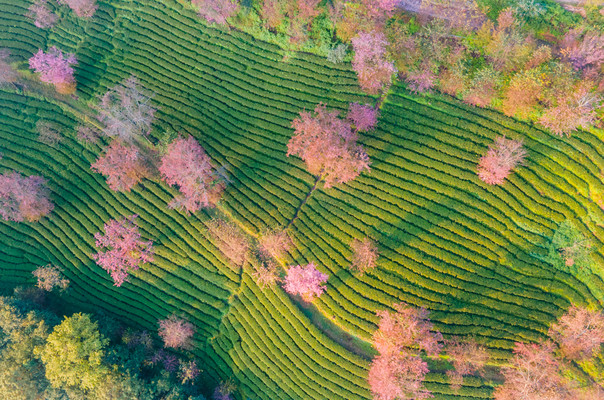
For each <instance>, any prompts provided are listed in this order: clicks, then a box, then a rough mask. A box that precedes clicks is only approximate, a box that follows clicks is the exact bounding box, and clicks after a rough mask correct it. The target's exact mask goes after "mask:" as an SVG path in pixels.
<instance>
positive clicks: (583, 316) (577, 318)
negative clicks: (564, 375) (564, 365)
mask: <svg viewBox="0 0 604 400" xmlns="http://www.w3.org/2000/svg"><path fill="white" fill-rule="evenodd" d="M549 335H550V336H551V337H552V338H554V339H555V340H556V342H558V344H559V345H560V350H561V351H562V354H564V356H565V357H566V358H568V359H570V360H578V361H583V360H586V359H588V358H591V357H592V356H593V355H594V354H596V353H598V352H599V351H600V346H601V345H602V344H603V343H604V314H603V313H602V312H601V311H590V310H588V309H586V308H580V307H577V306H572V307H571V308H570V309H569V310H568V312H567V313H566V314H564V315H563V316H561V317H560V318H559V319H558V321H557V322H556V323H554V324H552V326H551V327H550V330H549Z"/></svg>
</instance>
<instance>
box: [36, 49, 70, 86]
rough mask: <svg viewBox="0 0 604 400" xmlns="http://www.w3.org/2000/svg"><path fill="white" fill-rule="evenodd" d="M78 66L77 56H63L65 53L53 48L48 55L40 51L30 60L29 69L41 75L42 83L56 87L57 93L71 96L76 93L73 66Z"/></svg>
mask: <svg viewBox="0 0 604 400" xmlns="http://www.w3.org/2000/svg"><path fill="white" fill-rule="evenodd" d="M73 64H77V61H76V58H75V55H73V54H63V52H62V51H61V50H59V49H57V48H56V47H55V46H52V47H50V48H49V49H48V51H47V52H46V53H44V51H43V50H42V49H40V50H38V52H37V53H36V54H34V56H33V57H31V58H30V59H29V68H31V69H33V70H34V71H35V72H37V73H39V74H40V80H41V81H42V82H46V83H50V84H53V85H54V86H55V88H56V89H57V92H59V93H62V94H71V93H73V92H74V91H75V79H74V77H73V72H74V71H73V68H72V67H71V65H73Z"/></svg>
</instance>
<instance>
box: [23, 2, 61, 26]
mask: <svg viewBox="0 0 604 400" xmlns="http://www.w3.org/2000/svg"><path fill="white" fill-rule="evenodd" d="M27 17H29V18H31V19H33V20H34V25H35V26H37V27H38V28H40V29H48V28H51V27H52V26H54V24H56V23H57V20H58V19H59V17H57V15H56V14H55V13H53V12H52V10H51V9H50V6H49V5H48V0H35V1H34V2H33V4H32V5H30V6H29V8H28V12H27Z"/></svg>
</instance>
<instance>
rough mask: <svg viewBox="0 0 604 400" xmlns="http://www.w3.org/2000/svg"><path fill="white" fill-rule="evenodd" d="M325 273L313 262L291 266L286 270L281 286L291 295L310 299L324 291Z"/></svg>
mask: <svg viewBox="0 0 604 400" xmlns="http://www.w3.org/2000/svg"><path fill="white" fill-rule="evenodd" d="M328 277H329V276H328V275H327V274H324V273H322V272H321V271H318V270H317V268H316V267H315V264H314V263H310V264H308V265H306V266H304V267H302V266H300V265H296V266H292V267H290V268H289V269H288V270H287V276H286V278H285V284H284V286H283V288H284V289H285V291H286V292H287V293H289V294H292V295H300V296H302V298H303V299H304V300H305V301H312V299H313V297H314V296H317V297H319V296H321V295H322V294H323V292H324V291H325V289H326V288H325V286H324V283H325V282H327V278H328Z"/></svg>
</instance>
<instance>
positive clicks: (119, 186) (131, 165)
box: [91, 140, 149, 192]
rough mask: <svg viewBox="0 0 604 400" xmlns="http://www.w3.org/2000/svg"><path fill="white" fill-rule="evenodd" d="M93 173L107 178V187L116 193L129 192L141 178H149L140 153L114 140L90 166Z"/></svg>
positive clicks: (130, 146)
mask: <svg viewBox="0 0 604 400" xmlns="http://www.w3.org/2000/svg"><path fill="white" fill-rule="evenodd" d="M91 168H92V170H93V171H94V172H98V173H99V174H101V175H104V176H106V177H107V185H109V188H110V189H111V190H115V191H117V192H121V191H124V192H129V191H130V189H132V188H133V187H134V186H135V185H136V184H138V183H139V182H141V181H142V180H143V178H145V177H148V176H149V170H148V169H147V167H146V166H145V165H144V162H143V158H142V156H141V154H140V151H139V150H138V148H136V147H135V146H132V145H129V146H126V145H124V144H122V143H121V142H119V141H117V140H114V141H112V142H111V144H110V145H109V147H108V148H107V149H106V150H105V154H103V155H102V156H101V157H99V159H98V160H96V162H95V163H94V164H92V165H91Z"/></svg>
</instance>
